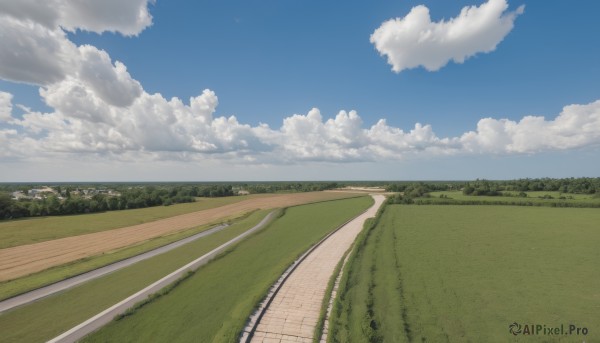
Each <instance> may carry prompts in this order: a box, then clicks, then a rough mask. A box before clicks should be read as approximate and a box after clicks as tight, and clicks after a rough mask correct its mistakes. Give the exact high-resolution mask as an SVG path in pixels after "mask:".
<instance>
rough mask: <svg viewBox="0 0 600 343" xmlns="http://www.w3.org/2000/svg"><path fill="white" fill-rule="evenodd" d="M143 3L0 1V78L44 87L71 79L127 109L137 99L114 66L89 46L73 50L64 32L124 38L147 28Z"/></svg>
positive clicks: (135, 87)
mask: <svg viewBox="0 0 600 343" xmlns="http://www.w3.org/2000/svg"><path fill="white" fill-rule="evenodd" d="M147 4H148V1H147V0H143V1H142V0H136V1H125V2H123V1H116V0H110V1H91V0H76V1H66V0H65V1H59V0H50V1H48V2H42V3H40V2H39V1H33V0H19V1H16V0H15V1H11V0H9V1H3V2H0V40H1V41H2V44H1V45H0V61H2V63H0V78H2V79H5V80H9V81H14V82H21V83H29V84H33V85H39V86H43V87H49V86H51V85H53V84H56V83H59V82H62V81H63V80H65V79H67V78H74V79H78V80H80V81H81V82H82V83H84V84H86V85H87V86H88V88H89V89H90V90H91V91H93V92H95V93H96V94H97V95H98V96H100V97H101V98H102V99H103V100H104V101H106V102H108V103H109V104H112V105H117V106H128V105H130V104H131V103H132V102H133V99H135V98H136V97H138V96H139V95H140V94H141V90H142V87H141V85H140V84H139V83H138V82H137V81H135V80H133V79H132V78H131V76H130V75H129V73H128V72H127V68H126V67H125V66H124V65H123V64H122V63H120V62H118V61H116V62H115V63H114V64H113V62H112V61H111V59H110V56H108V54H107V53H106V52H105V51H102V50H98V49H97V48H95V47H93V46H89V45H84V46H80V47H77V46H76V45H75V44H73V43H72V42H71V41H69V40H68V38H67V36H66V34H65V31H64V30H70V31H75V30H76V29H81V30H87V31H94V32H98V33H101V32H104V31H114V32H119V33H121V34H124V35H134V34H138V33H140V32H141V31H142V30H143V29H144V28H145V27H147V26H148V25H150V24H151V22H152V17H151V16H150V14H149V13H148V8H147Z"/></svg>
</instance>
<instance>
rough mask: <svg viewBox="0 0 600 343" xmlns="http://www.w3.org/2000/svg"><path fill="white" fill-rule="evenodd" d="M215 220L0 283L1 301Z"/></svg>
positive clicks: (181, 235)
mask: <svg viewBox="0 0 600 343" xmlns="http://www.w3.org/2000/svg"><path fill="white" fill-rule="evenodd" d="M248 215H250V213H247V214H245V215H242V216H240V217H237V218H236V217H227V218H223V219H222V222H228V221H229V222H230V221H239V220H241V219H243V218H245V217H246V216H248ZM216 224H217V223H213V224H207V225H202V226H198V227H195V228H191V229H187V230H183V231H179V232H176V233H172V234H169V235H165V236H160V237H155V238H152V239H149V240H147V241H144V242H140V243H138V244H135V245H132V246H128V247H125V248H122V249H118V250H114V251H107V252H105V253H103V254H100V255H95V256H89V257H85V258H82V259H79V260H76V261H73V262H70V263H66V264H62V265H59V266H55V267H52V268H48V269H45V270H43V271H40V272H37V273H34V274H30V275H26V276H23V277H20V278H17V279H13V280H8V281H2V282H0V300H4V299H7V298H10V297H13V296H16V295H19V294H22V293H25V292H28V291H31V290H34V289H37V288H40V287H43V286H46V285H49V284H52V283H55V282H58V281H61V280H64V279H67V278H69V277H73V276H76V275H79V274H82V273H85V272H88V271H90V270H94V269H97V268H100V267H103V266H106V265H108V264H111V263H114V262H117V261H121V260H124V259H126V258H129V257H132V256H135V255H139V254H141V253H144V252H146V251H149V250H152V249H155V248H158V247H161V246H164V245H167V244H169V243H172V242H175V241H178V240H181V239H184V238H186V237H189V236H192V235H194V234H196V233H199V232H202V231H204V230H207V229H209V228H211V227H214V226H215V225H216Z"/></svg>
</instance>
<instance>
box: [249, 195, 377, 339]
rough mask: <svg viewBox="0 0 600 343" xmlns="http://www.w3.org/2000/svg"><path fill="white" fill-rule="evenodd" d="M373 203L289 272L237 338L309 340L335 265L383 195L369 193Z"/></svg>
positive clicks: (372, 215)
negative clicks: (258, 313)
mask: <svg viewBox="0 0 600 343" xmlns="http://www.w3.org/2000/svg"><path fill="white" fill-rule="evenodd" d="M371 196H372V197H373V199H374V200H375V204H373V206H371V207H370V208H369V209H368V210H367V211H366V212H364V213H363V214H361V215H359V216H358V217H356V218H354V219H353V220H352V221H350V222H348V223H347V224H345V225H344V226H343V227H341V228H340V229H339V230H337V231H336V232H335V233H333V234H332V235H331V236H329V237H328V238H327V239H325V240H324V241H323V242H322V243H321V244H320V245H319V246H318V247H316V248H315V249H314V250H313V251H312V252H310V253H309V255H308V256H307V257H306V259H304V260H303V261H302V262H300V264H298V266H297V268H296V269H295V270H294V271H293V272H291V274H290V275H289V277H288V278H287V279H286V280H285V281H284V283H283V285H282V286H281V288H280V289H279V290H278V292H277V293H276V294H275V295H274V297H273V298H272V300H271V301H270V302H268V306H267V308H266V309H265V310H264V313H263V314H264V315H263V316H262V317H261V318H260V319H259V320H258V322H254V323H252V327H250V328H246V330H244V331H245V332H244V334H243V336H242V337H241V340H240V342H252V343H256V342H307V343H312V342H313V334H314V331H315V327H316V325H317V321H318V319H319V315H320V311H321V304H322V302H323V298H324V296H325V290H326V289H327V284H328V283H329V279H330V278H331V275H332V274H333V272H334V269H335V266H336V265H337V264H338V261H340V260H341V258H342V257H343V255H344V253H345V252H346V250H348V249H349V248H350V246H351V245H352V243H353V242H354V240H355V239H356V236H357V235H358V234H359V233H360V232H361V230H362V228H363V224H364V222H365V220H367V218H371V217H374V216H375V215H376V214H377V210H378V209H379V208H380V206H381V205H382V204H383V202H384V200H385V196H383V195H371Z"/></svg>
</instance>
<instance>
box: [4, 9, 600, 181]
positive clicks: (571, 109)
mask: <svg viewBox="0 0 600 343" xmlns="http://www.w3.org/2000/svg"><path fill="white" fill-rule="evenodd" d="M599 10H600V3H599V2H597V1H592V0H588V1H578V2H577V3H573V2H567V1H552V2H547V1H544V2H542V1H526V0H488V1H481V0H470V1H462V0H461V1H441V0H440V1H425V0H420V1H402V0H394V1H377V2H366V1H345V2H343V3H340V2H337V3H336V2H330V1H312V0H307V1H291V0H290V1H288V0H284V1H282V0H278V1H274V0H265V1H260V2H249V1H233V0H231V1H183V0H179V1H163V0H156V1H147V0H130V1H121V0H106V1H101V2H99V1H92V0H78V1H67V0H49V1H44V2H39V1H35V0H1V1H0V182H28V181H37V182H43V181H65V182H68V181H238V180H251V181H253V180H257V181H263V180H466V179H475V178H486V179H514V178H525V177H531V178H534V177H580V176H588V177H598V176H600V158H599V157H600V154H599V153H600V84H599V83H600V35H598V34H597V33H598V32H600V21H598V20H597V18H596V17H595V15H596V14H597V13H598V11H599Z"/></svg>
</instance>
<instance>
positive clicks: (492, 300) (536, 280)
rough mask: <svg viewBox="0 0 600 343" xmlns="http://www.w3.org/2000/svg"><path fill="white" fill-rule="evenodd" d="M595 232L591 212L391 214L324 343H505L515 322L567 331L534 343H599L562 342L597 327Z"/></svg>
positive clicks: (435, 209)
mask: <svg viewBox="0 0 600 343" xmlns="http://www.w3.org/2000/svg"><path fill="white" fill-rule="evenodd" d="M599 222H600V212H599V211H598V210H596V209H574V208H564V209H562V208H561V209H554V208H537V207H512V206H435V205H431V206H418V205H390V206H388V207H386V208H385V212H384V213H383V215H382V216H381V218H379V221H378V223H377V225H376V226H375V227H373V228H372V229H371V230H370V231H369V232H368V234H367V235H366V237H365V238H364V242H363V243H362V247H361V249H360V250H359V251H358V252H357V254H356V255H355V256H354V258H353V260H352V262H351V263H350V264H349V265H348V267H347V270H346V273H347V275H346V276H345V279H344V281H343V283H342V287H341V288H342V291H341V293H340V294H339V295H338V300H337V303H336V307H335V310H334V318H333V319H332V321H331V323H330V324H331V328H332V329H331V332H332V334H331V340H330V341H331V342H417V341H418V342H444V341H465V342H467V341H470V342H478V341H495V342H503V341H511V340H512V339H511V336H512V335H510V334H509V325H510V324H512V323H513V322H516V323H521V324H540V325H546V326H547V327H550V326H553V327H554V326H558V327H560V325H561V324H563V325H564V326H565V331H564V332H563V333H561V336H560V337H551V336H545V335H542V334H539V335H538V336H537V337H535V336H533V337H528V339H529V340H530V341H532V342H576V341H578V340H580V341H586V342H596V341H599V340H600V336H598V333H597V332H596V333H594V334H593V335H592V334H590V336H588V337H584V336H583V335H581V336H580V337H577V336H575V337H574V336H571V335H567V331H568V330H567V328H568V326H569V324H574V325H577V326H578V327H580V328H581V327H586V328H588V329H589V330H590V332H591V328H596V327H597V313H598V310H599V309H600V294H599V293H598V291H597V290H598V289H599V287H600V273H599V272H598V271H597V270H596V268H595V267H594V266H595V265H597V263H598V261H600V253H599V251H598V249H597V247H596V246H597V244H596V243H597V241H598V238H599V235H600V231H599V230H598V225H597V223H599ZM568 290H576V291H568ZM565 318H568V319H565ZM594 331H595V330H594Z"/></svg>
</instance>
